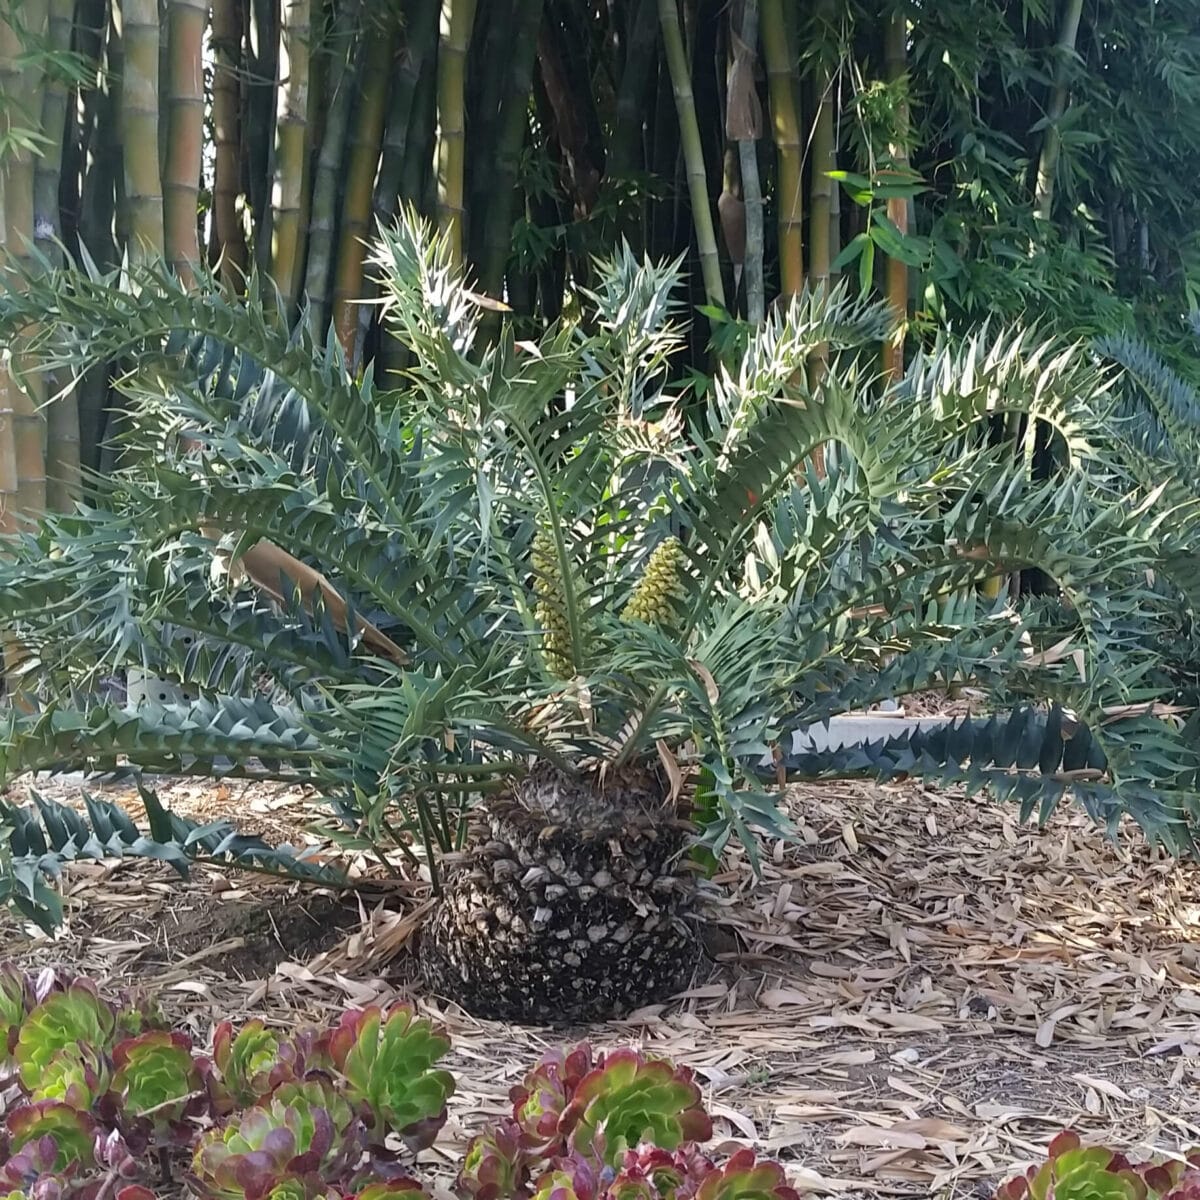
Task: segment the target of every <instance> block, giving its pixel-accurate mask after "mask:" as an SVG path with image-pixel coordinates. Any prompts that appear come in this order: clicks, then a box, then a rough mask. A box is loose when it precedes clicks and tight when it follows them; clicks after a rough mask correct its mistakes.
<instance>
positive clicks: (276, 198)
mask: <svg viewBox="0 0 1200 1200" xmlns="http://www.w3.org/2000/svg"><path fill="white" fill-rule="evenodd" d="M281 34H282V36H281V39H280V51H279V74H280V79H281V83H282V86H281V88H280V91H279V117H278V122H277V125H276V133H275V168H274V173H273V179H274V183H273V185H272V189H271V273H272V275H273V276H274V279H275V284H276V286H277V287H278V288H279V290H280V292H281V293H282V295H283V297H284V300H285V301H286V302H287V305H288V309H289V311H290V310H291V309H292V308H294V307H295V305H296V303H297V301H298V300H299V295H298V290H299V287H300V280H301V260H300V253H299V249H300V227H301V224H302V213H303V203H302V202H303V197H304V190H305V176H306V175H307V174H308V141H307V130H308V85H309V65H310V41H311V38H312V0H284V5H283V17H282V30H281Z"/></svg>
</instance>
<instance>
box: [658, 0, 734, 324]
mask: <svg viewBox="0 0 1200 1200" xmlns="http://www.w3.org/2000/svg"><path fill="white" fill-rule="evenodd" d="M658 20H659V26H660V28H661V29H662V38H663V48H664V49H665V51H666V60H667V70H668V71H669V72H670V75H671V90H672V91H673V92H674V94H675V110H676V112H677V113H678V115H679V137H680V141H681V143H682V145H683V161H684V165H685V167H686V170H687V182H688V196H689V198H690V199H691V204H692V224H693V226H694V228H695V233H696V246H697V250H698V252H699V255H700V273H701V276H702V278H703V280H704V298H705V300H706V302H707V303H708V304H710V305H714V306H716V307H718V308H724V307H725V285H724V282H723V281H722V279H721V258H720V254H719V253H718V251H717V238H716V233H715V231H714V229H713V218H712V206H711V204H710V203H709V198H708V176H707V174H706V173H705V169H704V147H703V145H702V143H701V141H700V125H699V123H698V122H697V120H696V102H695V97H694V96H693V94H692V80H691V76H690V74H689V73H688V63H687V55H686V53H685V52H684V47H683V34H682V32H681V30H680V28H679V10H678V8H677V7H676V5H675V0H658Z"/></svg>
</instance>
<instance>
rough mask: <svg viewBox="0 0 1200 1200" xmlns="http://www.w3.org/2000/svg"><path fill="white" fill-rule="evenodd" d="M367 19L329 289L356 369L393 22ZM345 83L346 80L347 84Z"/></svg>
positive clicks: (385, 18)
mask: <svg viewBox="0 0 1200 1200" xmlns="http://www.w3.org/2000/svg"><path fill="white" fill-rule="evenodd" d="M367 20H368V21H369V22H373V21H376V20H378V21H379V22H380V23H379V24H378V25H377V26H376V27H375V28H372V29H371V30H370V33H369V38H368V42H367V53H366V57H365V61H364V62H363V67H362V73H361V74H360V76H359V79H358V89H359V96H358V106H357V110H356V112H355V115H354V132H353V136H352V138H351V140H350V156H349V163H348V165H347V167H346V191H345V196H344V197H343V200H342V228H341V235H340V239H339V245H338V254H337V275H336V279H335V281H334V285H333V324H334V329H335V330H336V332H337V338H338V341H339V342H341V345H342V350H343V351H344V353H345V355H346V360H347V362H349V363H350V364H351V367H352V368H355V367H357V364H358V358H359V356H358V353H357V348H358V307H359V306H358V301H360V300H361V299H362V298H363V259H364V256H365V254H366V249H367V246H366V243H367V240H368V239H369V238H370V236H371V228H370V224H371V196H372V193H373V192H374V189H375V170H376V168H377V167H378V165H379V151H380V145H381V143H382V141H383V120H384V116H385V115H386V113H387V109H388V83H389V81H390V79H391V77H392V69H393V62H392V59H393V50H394V48H395V44H396V43H395V39H396V32H397V30H396V21H395V19H394V17H393V16H391V15H389V14H388V12H387V10H384V11H382V12H380V13H379V14H378V16H376V15H375V14H372V13H368V14H367ZM348 82H349V78H347V83H348Z"/></svg>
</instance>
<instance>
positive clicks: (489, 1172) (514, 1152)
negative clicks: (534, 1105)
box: [455, 1120, 531, 1200]
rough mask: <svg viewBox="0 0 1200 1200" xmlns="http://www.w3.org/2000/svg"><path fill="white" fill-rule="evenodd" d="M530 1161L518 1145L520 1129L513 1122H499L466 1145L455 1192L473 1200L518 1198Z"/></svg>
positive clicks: (527, 1174) (526, 1153)
mask: <svg viewBox="0 0 1200 1200" xmlns="http://www.w3.org/2000/svg"><path fill="white" fill-rule="evenodd" d="M530 1159H531V1156H530V1153H529V1151H527V1150H526V1149H525V1148H524V1147H523V1146H522V1144H521V1127H520V1126H519V1125H518V1124H517V1123H516V1121H512V1120H504V1121H501V1122H500V1123H499V1124H498V1125H496V1126H495V1127H494V1128H492V1129H489V1130H488V1131H487V1132H486V1133H481V1134H479V1135H478V1136H477V1137H473V1138H472V1139H471V1141H470V1142H469V1143H468V1145H467V1152H466V1154H465V1155H463V1163H462V1168H461V1170H460V1171H459V1173H458V1178H457V1179H456V1180H455V1188H456V1190H457V1191H458V1193H459V1195H461V1196H471V1197H473V1200H505V1198H506V1197H509V1196H517V1195H520V1194H521V1193H522V1191H523V1190H524V1188H525V1184H526V1182H527V1181H528V1179H529V1164H530Z"/></svg>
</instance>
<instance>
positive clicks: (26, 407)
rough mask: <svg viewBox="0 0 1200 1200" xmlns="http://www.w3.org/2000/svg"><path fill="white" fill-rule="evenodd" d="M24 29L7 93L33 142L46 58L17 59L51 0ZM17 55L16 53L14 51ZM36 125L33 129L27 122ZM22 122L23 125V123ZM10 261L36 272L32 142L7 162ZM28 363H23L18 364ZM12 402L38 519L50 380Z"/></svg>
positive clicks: (24, 491)
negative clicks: (19, 62)
mask: <svg viewBox="0 0 1200 1200" xmlns="http://www.w3.org/2000/svg"><path fill="white" fill-rule="evenodd" d="M18 11H19V12H20V19H21V27H20V28H19V29H13V28H12V27H6V30H5V36H6V37H9V38H11V40H10V42H9V46H8V48H7V49H8V51H9V54H7V55H6V57H7V58H8V62H9V64H10V70H12V71H13V72H14V73H13V74H11V75H9V77H8V79H7V80H6V86H5V88H4V95H5V96H11V97H12V98H13V105H12V107H13V108H14V109H15V112H14V113H13V115H12V117H11V118H10V119H11V120H12V121H13V125H10V126H9V128H10V129H11V128H13V126H16V128H23V129H25V130H27V131H28V133H29V134H30V135H32V137H34V138H40V137H42V136H43V134H42V131H41V129H40V128H39V126H40V124H41V115H42V107H43V105H42V100H43V96H42V85H43V68H42V60H41V59H40V58H38V57H36V56H35V57H34V62H33V63H32V64H30V63H25V64H23V65H21V66H18V65H17V64H16V63H14V62H13V61H12V59H13V57H15V54H20V53H21V52H22V51H26V50H28V49H30V48H32V47H34V46H37V45H38V44H39V43H40V42H41V41H42V40H43V39H44V38H45V37H46V35H47V29H48V24H49V6H48V4H47V0H24V2H23V3H22V4H21V6H20V8H19V10H18ZM14 51H15V54H14V53H13V52H14ZM6 74H7V72H6ZM30 121H31V122H32V125H30V124H26V122H30ZM18 123H19V124H18ZM2 178H3V182H4V223H5V234H4V243H5V257H6V259H7V260H8V262H10V263H12V264H13V265H16V266H20V267H21V268H22V269H23V270H25V271H31V270H32V269H33V261H34V260H33V254H32V251H33V248H34V243H35V239H36V237H37V226H36V220H35V214H34V155H33V151H32V150H31V149H29V148H28V143H26V144H18V145H15V146H13V147H12V148H10V149H9V151H8V153H7V154H6V156H5V161H4V163H3V176H2ZM22 365H25V364H23V363H22V362H21V361H20V360H19V359H18V360H17V362H16V363H14V366H16V367H17V368H18V369H19V368H20V367H21V366H22ZM9 395H10V396H11V400H12V412H13V418H12V434H13V445H14V450H15V455H16V464H17V496H16V502H17V512H18V514H19V515H20V517H22V518H36V517H38V516H40V515H41V514H42V513H44V512H45V511H46V444H45V443H46V418H45V415H44V413H43V411H42V406H43V403H44V401H45V399H46V381H45V377H44V376H42V375H40V374H33V373H30V374H29V375H27V376H26V377H25V378H24V380H23V381H22V383H21V384H20V385H18V384H17V383H16V381H15V380H14V381H13V384H12V386H11V388H10V392H9Z"/></svg>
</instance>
